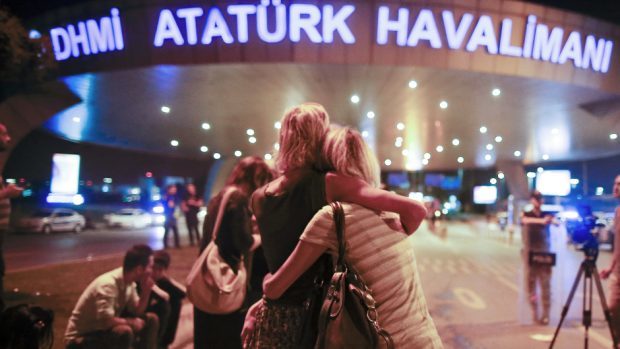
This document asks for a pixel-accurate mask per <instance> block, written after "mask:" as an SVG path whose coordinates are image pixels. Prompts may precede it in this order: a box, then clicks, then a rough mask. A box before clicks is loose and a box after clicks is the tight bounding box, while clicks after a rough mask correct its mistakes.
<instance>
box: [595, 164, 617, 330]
mask: <svg viewBox="0 0 620 349" xmlns="http://www.w3.org/2000/svg"><path fill="white" fill-rule="evenodd" d="M613 195H614V198H616V199H620V174H618V175H617V176H616V178H615V180H614V187H613ZM613 232H614V252H613V257H612V260H611V264H610V265H609V267H608V268H606V269H603V270H601V272H600V275H601V278H603V279H607V278H608V277H610V276H611V280H610V282H609V298H608V302H609V310H610V311H611V323H612V328H613V330H614V333H615V334H616V338H618V335H619V334H620V263H618V260H620V247H619V246H620V205H619V206H617V207H616V212H615V214H614V226H613Z"/></svg>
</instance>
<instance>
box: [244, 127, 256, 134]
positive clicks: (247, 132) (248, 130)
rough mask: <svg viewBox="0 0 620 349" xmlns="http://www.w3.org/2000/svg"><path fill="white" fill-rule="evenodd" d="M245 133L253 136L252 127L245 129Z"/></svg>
mask: <svg viewBox="0 0 620 349" xmlns="http://www.w3.org/2000/svg"><path fill="white" fill-rule="evenodd" d="M245 133H246V134H247V135H248V136H254V130H253V129H251V128H248V129H247V130H246V131H245Z"/></svg>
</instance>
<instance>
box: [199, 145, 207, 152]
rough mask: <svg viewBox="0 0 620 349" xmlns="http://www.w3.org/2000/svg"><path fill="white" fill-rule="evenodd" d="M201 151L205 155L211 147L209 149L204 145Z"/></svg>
mask: <svg viewBox="0 0 620 349" xmlns="http://www.w3.org/2000/svg"><path fill="white" fill-rule="evenodd" d="M200 151H201V152H203V153H206V152H208V151H209V147H207V146H206V145H203V146H202V147H200Z"/></svg>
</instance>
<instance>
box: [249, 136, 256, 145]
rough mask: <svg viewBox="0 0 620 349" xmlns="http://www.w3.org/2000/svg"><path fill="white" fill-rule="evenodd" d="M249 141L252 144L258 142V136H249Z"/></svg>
mask: <svg viewBox="0 0 620 349" xmlns="http://www.w3.org/2000/svg"><path fill="white" fill-rule="evenodd" d="M248 142H250V143H252V144H254V143H256V137H250V138H248Z"/></svg>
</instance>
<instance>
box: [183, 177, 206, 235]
mask: <svg viewBox="0 0 620 349" xmlns="http://www.w3.org/2000/svg"><path fill="white" fill-rule="evenodd" d="M185 190H186V191H187V194H186V197H185V199H183V201H182V202H181V210H182V211H183V213H184V214H185V224H187V233H188V234H189V244H190V245H192V246H194V237H196V242H199V241H200V232H199V231H198V211H200V207H201V206H202V205H203V204H204V203H203V201H202V199H201V198H199V197H198V196H196V186H195V185H194V184H192V183H189V184H188V185H187V187H186V188H185Z"/></svg>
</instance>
